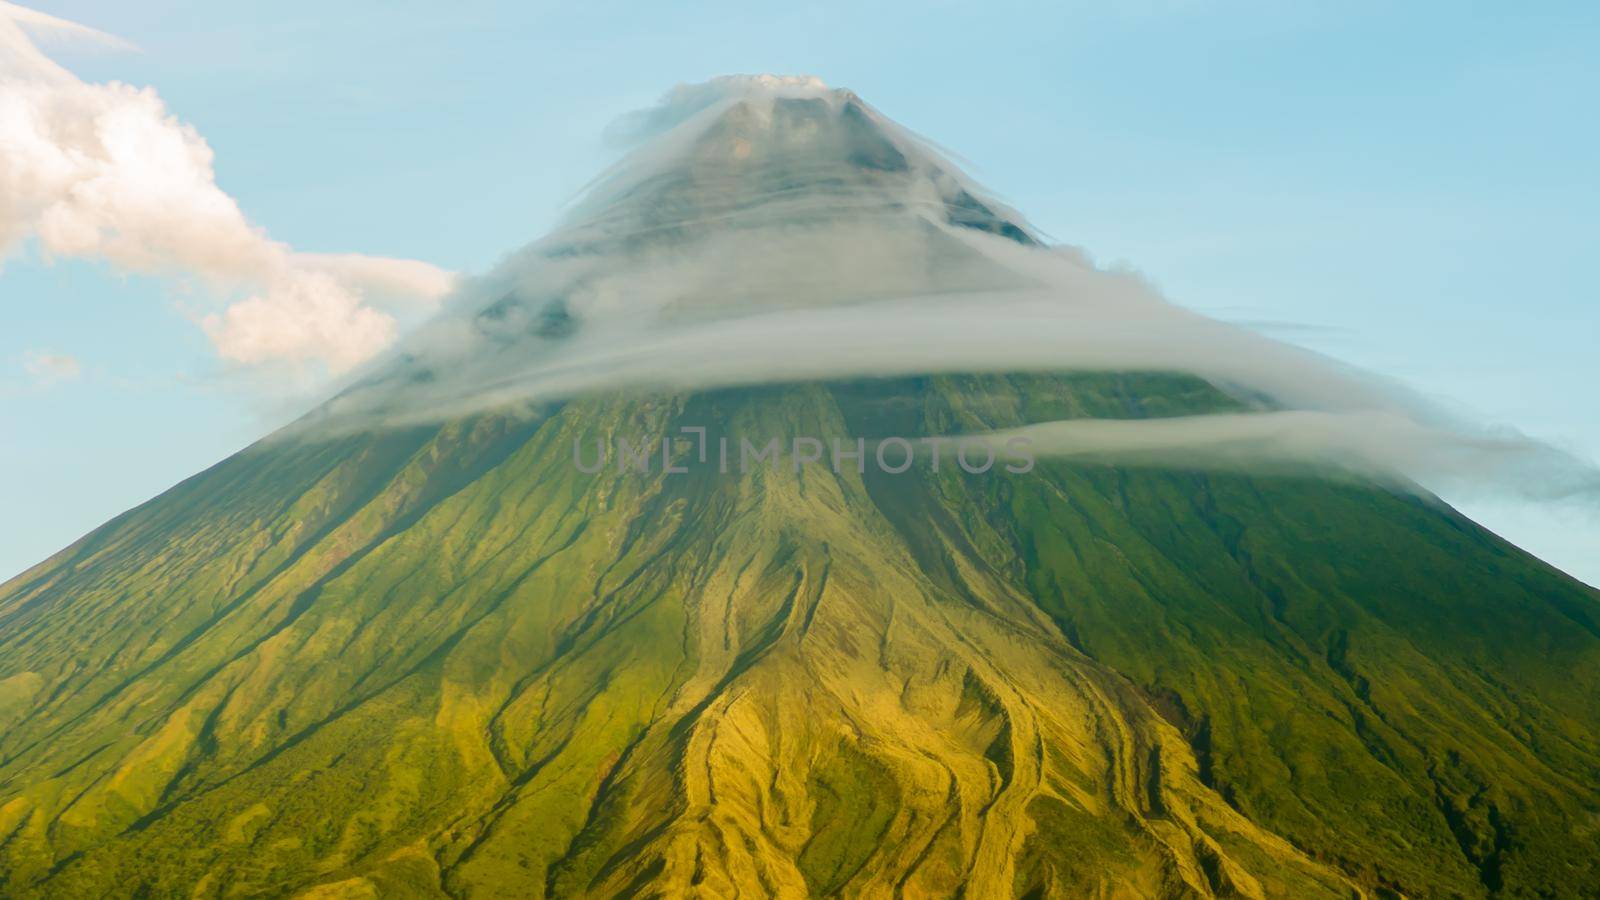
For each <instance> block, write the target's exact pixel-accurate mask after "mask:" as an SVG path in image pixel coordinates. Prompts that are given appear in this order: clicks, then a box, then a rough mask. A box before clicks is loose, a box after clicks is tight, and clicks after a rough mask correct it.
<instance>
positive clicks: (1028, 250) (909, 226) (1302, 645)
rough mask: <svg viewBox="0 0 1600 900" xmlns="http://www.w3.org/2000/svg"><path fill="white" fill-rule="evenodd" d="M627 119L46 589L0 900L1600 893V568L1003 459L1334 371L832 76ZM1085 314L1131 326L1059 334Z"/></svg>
mask: <svg viewBox="0 0 1600 900" xmlns="http://www.w3.org/2000/svg"><path fill="white" fill-rule="evenodd" d="M618 133H619V139H622V140H627V141H631V142H632V144H633V148H634V149H633V150H632V151H631V153H630V154H629V155H628V156H627V157H626V158H625V159H624V161H623V162H622V163H621V164H619V165H618V166H617V167H615V168H614V169H612V170H610V171H608V172H607V173H605V174H604V175H603V176H602V177H601V178H600V179H599V180H598V181H597V182H596V183H595V185H593V186H592V188H591V189H590V191H589V193H588V194H587V195H586V197H585V199H584V200H582V201H581V202H580V203H579V204H578V205H577V206H576V207H575V208H574V209H573V210H571V211H570V214H569V216H568V218H567V219H566V221H565V222H564V223H563V224H562V225H561V226H560V227H559V228H557V230H556V231H555V232H553V233H552V234H551V235H550V236H548V237H546V238H544V239H542V240H540V241H538V242H536V243H535V244H533V245H530V246H529V247H528V248H526V249H524V250H522V251H520V252H519V253H517V254H514V255H513V256H512V257H511V258H509V259H508V260H507V262H506V263H505V264H504V265H502V266H501V267H500V268H499V269H497V270H496V271H494V272H492V273H490V274H488V275H485V276H483V277H482V278H480V279H477V280H476V281H475V282H474V283H473V284H472V285H470V286H469V287H467V288H465V289H464V290H463V294H462V296H460V297H458V298H457V299H456V300H455V301H454V302H453V303H452V304H451V305H450V306H449V307H448V308H447V309H446V310H445V311H444V312H443V313H441V315H440V316H439V318H438V319H436V320H435V321H433V322H430V323H428V324H426V325H424V326H423V327H421V328H420V329H419V330H418V331H417V332H416V333H414V334H413V335H412V336H411V337H410V338H409V339H407V340H406V341H404V342H403V343H402V344H401V345H400V346H399V347H398V348H397V349H396V350H395V351H394V352H393V353H391V354H390V355H389V356H387V357H385V358H383V359H382V360H380V361H378V362H377V363H375V364H374V365H372V366H371V367H370V368H368V369H367V370H366V371H365V372H363V373H362V374H361V375H360V376H359V377H358V378H357V379H356V380H355V381H354V382H352V383H350V384H348V385H347V386H346V387H345V388H344V389H343V390H341V391H340V393H339V394H338V395H337V396H336V397H334V398H333V399H332V400H330V401H328V402H327V403H325V404H323V405H322V406H320V407H319V408H318V409H316V410H315V411H313V412H312V413H310V414H308V415H307V416H306V417H305V418H303V419H302V420H300V421H298V422H296V423H294V424H293V425H291V426H290V427H288V428H287V429H285V430H284V431H283V432H281V433H279V434H276V435H273V436H271V437H269V438H267V439H265V440H263V441H261V442H260V443H258V444H257V445H255V446H253V447H251V448H249V449H247V450H245V451H244V452H241V453H240V454H238V455H236V456H234V457H232V458H230V459H228V460H226V461H224V462H222V463H220V464H218V465H216V466H215V467H213V468H211V469H209V470H207V471H205V472H203V473H201V474H199V475H196V476H194V477H192V478H190V479H189V480H187V481H185V482H183V483H182V484H180V485H178V486H177V487H175V488H173V489H171V490H170V491H168V492H166V493H164V494H162V495H161V496H159V497H157V498H155V499H153V500H151V501H149V502H148V503H146V504H144V505H142V506H140V507H138V508H136V509H134V510H131V511H129V512H127V513H125V514H123V515H121V516H119V517H117V518H116V519H114V520H112V521H111V522H109V523H107V524H106V525H104V526H102V527H101V528H99V529H97V530H95V531H93V532H92V533H90V534H88V535H87V536H85V537H84V538H82V539H81V540H80V541H78V542H77V543H76V544H74V545H72V546H71V547H68V548H67V549H65V550H63V551H61V552H60V553H58V554H56V555H55V556H54V557H52V558H51V559H49V560H47V561H45V562H43V563H41V564H39V565H38V566H35V567H34V568H33V569H31V570H29V571H27V572H25V573H23V574H22V575H21V576H19V577H17V578H15V579H13V580H12V581H10V582H8V583H6V584H5V585H4V586H0V894H4V895H5V896H16V897H32V896H41V897H113V896H139V897H168V896H192V897H221V896H230V897H231V896H302V897H321V898H335V897H337V898H343V897H372V896H383V897H516V898H527V897H580V896H601V897H651V896H655V897H687V896H696V897H734V896H741V897H783V898H789V897H808V896H819V897H820V896H848V897H891V896H892V897H902V896H903V897H956V896H963V897H973V898H994V897H1035V898H1043V897H1083V896H1101V897H1144V896H1151V897H1190V896H1201V897H1206V896H1243V897H1295V898H1303V897H1322V896H1328V897H1344V898H1348V897H1352V896H1372V897H1386V896H1440V897H1444V896H1451V897H1455V896H1464V897H1477V896H1501V895H1505V896H1551V897H1576V896H1594V895H1595V893H1596V892H1597V891H1600V595H1597V593H1596V592H1595V591H1594V590H1592V589H1590V588H1588V587H1586V586H1584V585H1582V584H1580V583H1578V582H1577V581H1575V580H1573V579H1571V578H1569V577H1567V576H1566V575H1564V574H1562V573H1560V572H1559V571H1557V570H1555V569H1553V568H1551V567H1549V566H1547V565H1545V564H1543V563H1541V562H1539V561H1538V560H1536V559H1534V558H1533V557H1531V556H1529V555H1528V554H1527V553H1525V552H1523V551H1521V550H1519V549H1518V548H1516V547H1514V546H1512V545H1510V544H1508V543H1507V542H1505V541H1503V540H1501V539H1499V538H1497V537H1496V536H1494V535H1493V534H1491V533H1489V532H1488V531H1486V530H1485V529H1483V528H1481V527H1479V526H1478V525H1476V524H1474V523H1473V522H1471V521H1470V520H1468V519H1466V518H1465V517H1463V516H1462V515H1460V514H1458V513H1456V512H1455V511H1453V510H1452V509H1450V508H1449V507H1448V506H1446V505H1445V504H1444V503H1442V502H1441V501H1440V500H1438V499H1437V498H1436V497H1433V496H1431V495H1429V494H1428V493H1427V492H1426V491H1423V490H1421V489H1420V488H1417V487H1416V486H1415V485H1412V484H1409V483H1408V482H1406V480H1405V479H1404V478H1403V477H1399V476H1394V477H1388V476H1384V477H1380V476H1379V475H1377V474H1374V473H1373V472H1372V471H1371V470H1370V469H1368V468H1365V467H1358V468H1344V469H1338V470H1332V469H1330V470H1327V471H1323V470H1321V469H1317V468H1312V467H1300V466H1261V467H1259V470H1257V469H1256V468H1252V467H1251V466H1248V465H1231V466H1212V465H1201V464H1199V463H1198V461H1196V464H1188V463H1186V461H1185V460H1184V459H1182V458H1172V457H1170V456H1167V457H1161V458H1159V459H1153V460H1152V459H1148V458H1140V459H1132V458H1123V457H1120V456H1119V455H1118V454H1116V453H1109V454H1106V455H1097V456H1094V457H1081V456H1079V457H1074V456H1071V455H1056V454H1049V453H1044V452H1041V453H1039V454H1038V455H1037V458H1035V457H1034V456H1033V455H1032V454H1031V453H1030V454H1027V455H1026V458H1024V456H1023V455H1021V454H1018V453H1010V454H1009V455H1008V453H1007V449H1006V448H1004V447H1001V448H1000V452H999V454H998V455H994V454H993V451H994V450H995V448H996V443H995V442H994V441H992V440H990V439H989V438H986V437H985V436H993V435H1003V434H1012V433H1016V432H1014V430H1015V429H1018V428H1025V427H1027V426H1030V425H1034V424H1037V423H1041V422H1074V421H1082V420H1097V421H1099V420H1110V421H1113V422H1117V423H1132V424H1138V423H1144V422H1148V421H1155V420H1179V419H1188V418H1191V417H1212V416H1232V417H1244V416H1251V415H1264V416H1270V415H1273V414H1275V413H1279V412H1282V411H1284V410H1286V409H1289V408H1293V407H1295V405H1296V403H1298V402H1299V401H1300V400H1304V399H1305V395H1306V393H1307V391H1309V390H1311V388H1309V387H1307V385H1309V384H1311V383H1312V382H1315V381H1316V379H1307V380H1305V381H1304V382H1303V383H1296V384H1275V383H1272V382H1271V379H1255V380H1252V378H1251V377H1250V376H1251V375H1252V372H1254V373H1255V374H1258V375H1259V374H1261V372H1258V371H1256V370H1255V369H1252V366H1257V365H1258V364H1259V363H1260V361H1261V360H1263V359H1267V358H1286V357H1284V354H1288V356H1293V354H1292V353H1290V351H1287V350H1284V349H1282V348H1276V349H1274V348H1272V347H1269V346H1267V342H1265V341H1258V342H1257V341H1254V339H1252V338H1250V337H1249V336H1229V337H1226V338H1225V339H1224V338H1220V337H1217V335H1218V334H1219V332H1217V331H1215V330H1214V329H1212V327H1211V326H1210V325H1207V324H1206V323H1203V322H1199V321H1198V317H1193V316H1190V315H1188V314H1185V313H1182V312H1181V311H1178V310H1176V309H1171V310H1168V309H1167V308H1166V307H1164V306H1163V305H1162V304H1160V303H1158V302H1156V301H1154V300H1151V299H1149V298H1148V297H1145V296H1144V295H1142V294H1139V293H1138V291H1137V290H1135V289H1134V287H1130V285H1132V284H1133V283H1132V282H1131V281H1129V280H1128V277H1127V276H1125V275H1119V274H1117V273H1100V272H1098V271H1097V270H1094V269H1093V267H1092V266H1090V265H1089V264H1088V263H1087V261H1086V260H1084V259H1082V258H1081V257H1078V256H1075V255H1073V254H1072V253H1070V252H1069V251H1064V250H1061V249H1059V248H1054V247H1051V246H1049V245H1048V242H1047V241H1045V240H1044V238H1043V237H1042V236H1041V235H1039V234H1038V233H1037V231H1036V230H1035V229H1033V228H1032V227H1031V226H1029V225H1028V223H1027V222H1026V221H1025V220H1024V219H1022V217H1021V216H1020V215H1018V214H1017V213H1016V212H1014V211H1013V210H1011V209H1009V208H1008V207H1006V206H1005V205H1003V204H1001V203H998V202H996V201H995V200H993V199H992V198H991V197H989V196H988V195H987V194H986V193H985V192H984V191H983V190H982V189H981V188H980V187H979V186H977V185H975V184H973V183H972V182H971V181H970V180H969V179H967V178H966V176H964V175H963V174H962V173H961V172H960V171H959V169H957V168H956V167H955V166H953V165H951V164H950V163H948V161H947V160H946V159H945V157H944V156H943V155H941V154H940V153H938V152H937V151H936V150H935V149H934V148H932V147H931V146H930V145H928V144H926V142H923V141H920V140H919V139H917V138H916V137H915V136H913V135H911V134H909V133H908V132H906V131H904V130H903V129H900V128H898V127H897V126H895V125H894V124H893V123H892V122H890V121H889V120H887V119H886V118H885V117H883V116H882V115H881V114H879V113H878V112H877V111H876V110H874V109H872V108H871V107H869V106H868V105H867V104H865V103H864V102H862V101H861V100H860V99H859V98H858V97H856V96H855V95H853V94H851V93H849V92H847V91H840V90H834V89H831V88H828V87H826V86H824V85H822V84H820V83H819V82H816V81H814V80H809V79H783V78H770V77H758V78H741V79H729V80H722V81H719V82H715V83H713V84H711V85H706V86H701V87H697V88H684V89H680V90H679V91H677V92H675V93H674V94H672V95H670V96H669V98H668V101H667V102H666V103H664V104H663V105H662V106H661V107H660V108H657V109H655V110H652V111H649V112H647V113H641V114H639V115H637V116H635V117H632V118H630V119H628V120H625V121H624V122H623V123H622V124H621V125H620V126H619V129H618ZM1062 267H1065V268H1062ZM1057 272H1066V273H1067V274H1066V275H1064V276H1062V277H1061V278H1059V279H1058V278H1057V277H1056V275H1055V274H1051V273H1057ZM1062 284H1064V285H1066V287H1065V288H1063V290H1064V291H1065V292H1066V294H1068V295H1072V296H1076V295H1073V291H1080V292H1086V291H1087V290H1088V286H1091V285H1101V286H1103V287H1105V290H1103V291H1099V292H1098V293H1096V294H1095V297H1096V298H1099V299H1097V300H1094V301H1092V302H1091V301H1090V300H1082V303H1084V304H1088V305H1089V306H1092V307H1094V309H1096V310H1101V307H1102V306H1103V307H1104V308H1105V309H1108V310H1111V311H1112V312H1114V313H1115V314H1116V315H1117V316H1119V317H1120V318H1115V319H1114V327H1113V326H1112V325H1108V324H1107V323H1108V322H1112V321H1113V320H1112V319H1108V318H1107V316H1105V315H1098V314H1097V315H1094V316H1078V317H1076V318H1073V319H1072V320H1071V323H1072V326H1071V327H1070V328H1065V329H1056V328H1055V327H1054V326H1053V325H1051V324H1050V321H1047V320H1045V319H1042V318H1039V319H1034V318H1029V317H1028V316H1027V315H1026V311H1027V310H1029V309H1033V307H1032V306H1030V305H1028V304H1032V303H1034V302H1035V301H1037V300H1038V299H1039V295H1040V294H1041V293H1050V292H1052V291H1054V290H1055V288H1056V286H1059V285H1062ZM1019 298H1022V299H1023V300H1025V301H1026V302H1021V301H1019ZM1080 299H1081V298H1080ZM1041 302H1042V301H1041ZM1074 302H1077V301H1074ZM1074 309H1080V310H1081V307H1074ZM1108 315H1109V314H1108ZM1180 327H1181V329H1182V333H1183V334H1185V335H1187V336H1189V338H1191V339H1188V340H1186V342H1185V343H1184V345H1183V346H1184V348H1188V349H1185V351H1184V352H1185V353H1188V350H1189V349H1192V348H1193V347H1194V346H1196V341H1195V339H1192V338H1193V336H1194V335H1196V334H1199V335H1203V336H1205V339H1206V340H1217V341H1223V340H1226V341H1235V342H1236V343H1233V344H1226V346H1229V347H1237V348H1240V352H1237V353H1221V354H1210V355H1209V356H1208V360H1209V361H1208V362H1207V363H1206V364H1205V365H1200V364H1198V363H1197V362H1196V357H1195V356H1194V354H1192V353H1189V355H1183V353H1169V352H1167V351H1166V350H1164V349H1163V348H1164V347H1166V346H1168V345H1169V344H1170V343H1171V342H1169V341H1167V338H1168V337H1170V336H1172V335H1174V334H1176V333H1178V330H1180ZM985 329H989V331H985ZM955 332H960V334H958V335H956V336H958V337H962V338H971V340H964V341H962V342H955V341H948V340H946V341H945V342H944V343H938V341H939V340H943V339H944V338H943V337H942V336H949V335H951V334H952V333H955ZM979 333H982V334H984V335H987V338H988V343H987V344H985V346H986V347H989V348H990V349H989V350H986V351H985V352H984V353H983V354H982V356H981V358H980V356H979V355H978V354H976V353H975V352H974V351H972V350H971V349H970V345H971V344H972V343H974V342H976V341H977V338H976V337H974V335H978V334H979ZM999 339H1005V340H1009V341H1012V342H1013V343H1012V344H1011V345H1010V346H1009V347H1008V348H1006V349H1007V352H1006V353H1000V354H996V353H994V352H992V346H993V343H994V341H995V340H999ZM1074 341H1076V343H1074ZM1215 346H1224V344H1220V343H1219V344H1215ZM1063 348H1064V349H1063ZM1274 354H1277V355H1276V356H1274ZM964 438H966V439H968V440H963V439H964ZM640 448H644V449H643V450H640ZM752 448H753V449H754V450H756V454H754V456H755V458H754V459H752V454H751V453H750V452H749V450H750V449H752ZM940 449H943V451H944V453H943V457H942V459H941V460H939V461H938V462H936V461H935V460H934V459H933V453H934V452H936V451H938V450H940ZM1018 449H1019V447H1018V446H1013V447H1011V448H1010V450H1012V451H1016V450H1018ZM963 450H967V451H970V452H967V453H965V454H964V453H963V452H962V451H963ZM986 463H987V464H986ZM10 512H11V514H13V515H16V514H18V513H17V511H15V510H12V511H10Z"/></svg>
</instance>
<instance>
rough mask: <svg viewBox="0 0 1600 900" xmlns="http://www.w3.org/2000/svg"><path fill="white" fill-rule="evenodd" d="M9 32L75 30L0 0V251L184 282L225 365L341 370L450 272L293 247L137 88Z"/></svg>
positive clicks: (433, 298) (203, 148) (431, 297)
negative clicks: (81, 72)
mask: <svg viewBox="0 0 1600 900" xmlns="http://www.w3.org/2000/svg"><path fill="white" fill-rule="evenodd" d="M23 26H29V27H33V28H43V29H49V30H52V31H55V32H59V33H62V34H66V35H75V36H95V35H98V32H92V31H90V30H88V29H83V28H82V27H81V26H76V25H73V24H72V23H67V22H62V21H61V20H59V19H53V18H51V17H48V16H43V15H42V14H39V13H35V12H33V11H31V10H26V9H23V8H21V7H17V6H14V5H11V4H8V3H0V254H4V253H7V252H9V251H12V250H14V249H15V248H16V247H17V246H18V245H19V244H21V243H22V242H23V241H25V240H27V239H29V238H32V239H33V240H35V241H37V244H38V247H39V249H40V251H41V252H43V253H44V254H45V255H46V256H57V257H76V258H84V259H101V260H105V261H107V262H109V263H111V264H112V265H114V266H116V267H118V268H120V269H123V270H125V271H130V272H139V273H146V274H155V275H161V276H166V277H171V278H175V279H179V280H182V281H184V282H186V283H193V284H194V285H195V286H196V287H198V288H200V289H201V290H202V291H203V292H204V293H205V294H206V295H207V296H210V297H213V298H216V299H217V301H218V302H219V303H221V304H225V308H222V309H220V310H218V311H215V312H210V313H200V314H197V318H198V319H199V320H200V323H201V325H202V327H203V328H204V329H205V331H206V333H207V334H208V335H209V336H210V337H211V339H212V340H213V342H214V343H215V344H216V346H217V350H218V352H219V353H220V354H221V356H222V357H223V358H225V359H228V360H231V361H234V362H238V363H243V364H262V363H290V364H294V365H311V366H321V367H325V368H326V369H327V370H329V371H334V372H338V371H343V370H345V369H348V368H350V367H351V366H353V365H355V364H356V363H359V362H361V361H362V360H365V359H367V358H369V357H371V356H372V355H373V354H375V353H376V352H378V351H379V350H381V349H382V348H383V347H384V346H386V345H387V344H388V343H389V342H390V341H392V340H393V338H394V336H395V334H396V332H397V330H398V326H397V321H396V318H395V315H394V313H395V312H404V311H408V310H415V309H416V308H417V307H418V306H419V305H420V306H424V307H431V305H433V304H434V303H436V302H437V300H438V299H439V298H440V297H441V296H442V295H443V294H445V293H446V292H448V291H449V290H450V288H451V285H452V282H453V276H452V275H451V274H450V273H448V272H445V271H443V270H441V269H439V268H437V267H435V266H432V265H429V264H427V263H422V262H417V261H413V260H396V259H385V258H381V257H368V256H360V255H355V254H341V255H326V254H307V253H299V252H296V251H295V250H293V249H292V248H291V247H289V246H288V245H287V244H284V243H282V242H279V241H275V240H272V239H271V238H269V237H268V236H267V235H266V233H265V232H264V231H263V230H262V229H261V228H260V227H259V226H257V225H255V224H253V223H252V222H250V220H249V219H248V218H246V216H245V215H244V213H243V212H242V211H241V210H240V209H239V206H238V204H237V203H236V202H235V201H234V199H233V198H232V197H230V196H229V195H228V194H227V193H226V192H224V191H223V190H222V189H221V188H220V187H218V186H217V183H216V178H215V174H214V172H213V169H212V150H211V148H210V146H209V145H207V143H206V141H205V139H204V138H203V137H201V136H200V134H199V133H198V132H196V131H195V130H194V128H192V127H191V126H189V125H186V124H184V123H183V122H180V121H179V120H178V119H177V118H176V117H174V116H173V115H172V114H171V112H170V111H169V110H167V108H166V105H165V104H164V103H163V102H162V100H161V98H160V97H159V96H158V95H157V94H156V92H155V91H154V90H153V89H150V88H136V87H133V86H131V85H127V84H121V83H116V82H112V83H109V84H88V83H85V82H82V81H80V80H78V79H77V78H75V77H74V76H72V75H71V74H70V73H69V72H67V71H66V70H65V69H62V68H61V67H60V66H58V65H56V64H55V63H53V62H52V61H50V60H49V59H48V58H47V57H45V56H44V55H43V54H42V53H40V52H39V51H38V48H37V47H36V46H35V45H34V44H33V42H32V41H31V40H30V39H29V37H28V35H27V34H26V33H25V32H24V31H23Z"/></svg>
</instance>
